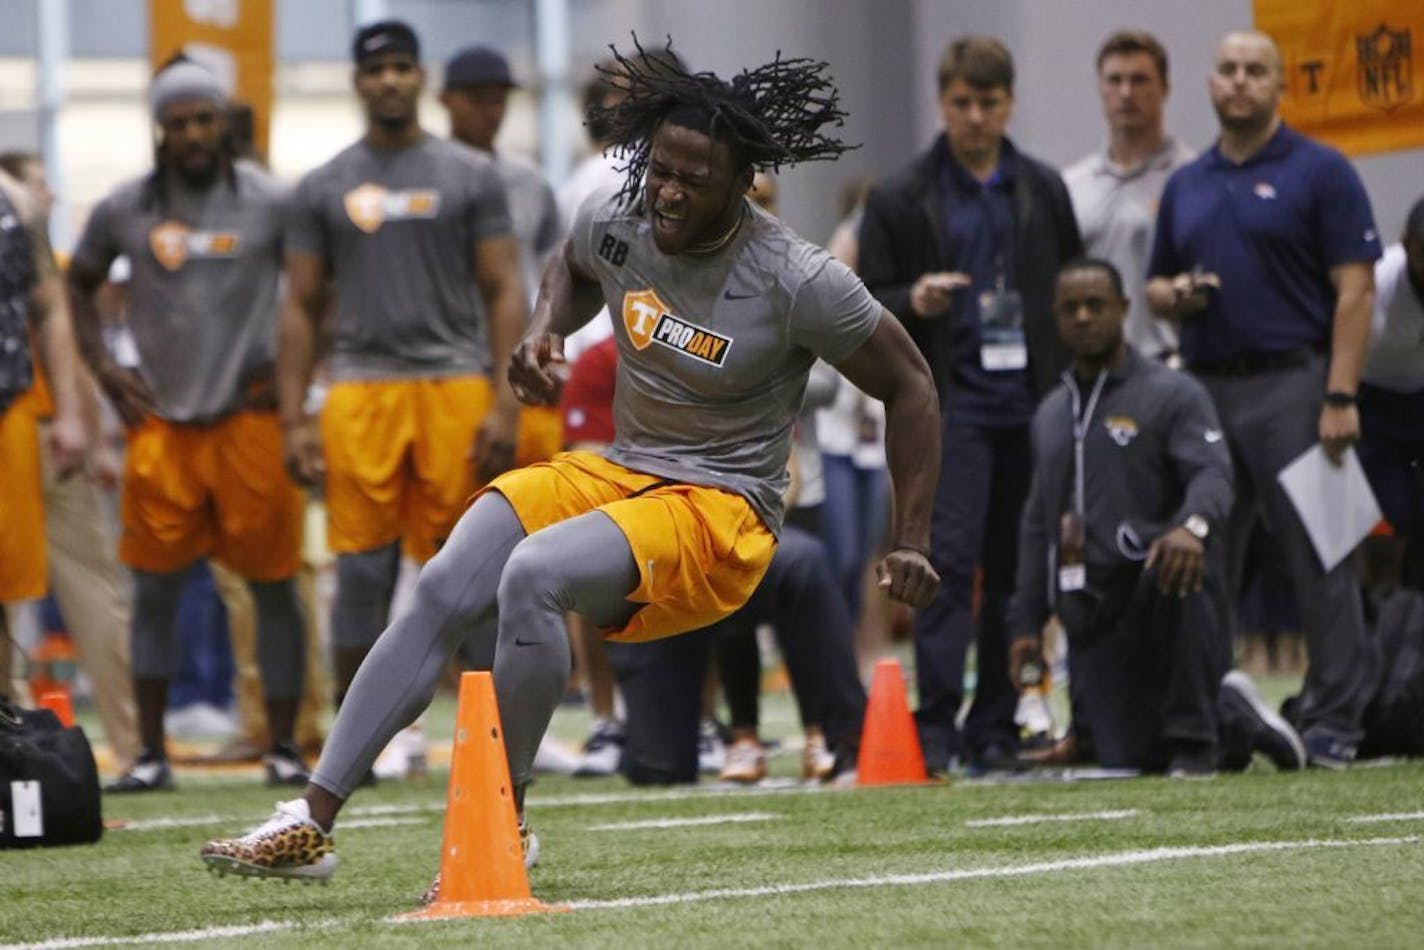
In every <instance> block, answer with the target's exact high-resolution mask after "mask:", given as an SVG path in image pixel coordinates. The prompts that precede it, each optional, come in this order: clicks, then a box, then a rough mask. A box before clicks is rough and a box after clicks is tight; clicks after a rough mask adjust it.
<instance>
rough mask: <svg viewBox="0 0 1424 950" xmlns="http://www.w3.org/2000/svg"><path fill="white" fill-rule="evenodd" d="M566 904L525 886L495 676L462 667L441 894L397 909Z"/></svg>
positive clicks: (484, 913) (425, 914)
mask: <svg viewBox="0 0 1424 950" xmlns="http://www.w3.org/2000/svg"><path fill="white" fill-rule="evenodd" d="M567 909H568V908H566V907H561V906H559V905H554V904H545V903H543V902H542V901H538V900H535V899H534V897H533V896H531V895H530V893H529V876H528V875H527V874H526V873H525V872H524V854H523V852H522V850H521V849H520V846H519V820H518V817H517V816H516V815H515V811H514V788H513V786H512V784H511V783H510V781H509V762H508V760H507V759H506V758H505V752H504V733H503V729H502V727H501V726H500V722H499V706H498V705H497V704H496V703H495V698H494V680H493V679H492V678H491V677H490V674H489V673H487V672H480V673H464V674H462V675H461V676H460V707H459V712H457V713H456V716H455V748H454V751H453V753H452V755H451V763H450V788H449V791H448V792H447V793H446V800H445V840H444V844H443V846H442V847H441V850H440V897H439V899H438V900H436V901H435V902H434V903H433V904H431V905H430V906H428V907H424V908H421V909H420V910H417V911H412V912H411V913H408V914H402V915H401V916H402V917H403V918H405V919H439V918H443V917H514V916H518V915H522V914H537V913H543V912H548V911H562V910H567Z"/></svg>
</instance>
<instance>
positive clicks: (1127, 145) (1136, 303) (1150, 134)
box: [1063, 30, 1195, 360]
mask: <svg viewBox="0 0 1424 950" xmlns="http://www.w3.org/2000/svg"><path fill="white" fill-rule="evenodd" d="M1097 63H1098V95H1099V96H1101V97H1102V101H1103V117H1104V118H1105V119H1107V123H1108V143H1107V147H1106V148H1105V149H1102V150H1100V151H1097V152H1094V153H1093V154H1091V155H1088V156H1087V157H1085V158H1083V159H1082V160H1081V161H1079V162H1077V163H1075V164H1074V165H1072V166H1071V167H1069V168H1068V170H1067V171H1065V172H1064V173H1063V182H1064V184H1066V185H1067V186H1068V196H1069V197H1070V198H1072V200H1073V213H1074V214H1075V215H1076V216H1077V218H1078V230H1079V231H1081V232H1082V234H1083V245H1084V248H1085V250H1086V252H1087V253H1088V255H1090V256H1092V257H1100V258H1103V259H1105V260H1109V261H1111V262H1112V263H1113V264H1114V266H1116V267H1117V269H1118V270H1119V271H1120V272H1121V273H1122V276H1123V280H1124V283H1125V285H1126V286H1125V287H1124V289H1125V290H1126V291H1127V298H1128V311H1127V324H1126V326H1125V327H1124V331H1125V333H1126V335H1127V341H1128V342H1129V343H1131V344H1132V346H1133V347H1134V348H1135V349H1136V350H1137V351H1138V352H1139V353H1141V354H1143V355H1144V356H1149V357H1152V358H1154V359H1159V360H1167V359H1169V358H1170V357H1172V356H1173V355H1174V354H1175V353H1176V350H1177V331H1176V329H1175V328H1174V327H1173V326H1172V324H1171V323H1170V322H1169V321H1167V320H1165V319H1163V318H1161V317H1158V316H1156V315H1154V314H1153V313H1152V311H1151V310H1150V309H1149V308H1148V306H1147V292H1146V283H1147V279H1146V275H1147V256H1148V255H1149V254H1150V253H1151V251H1152V228H1153V225H1154V224H1155V223H1156V221H1157V201H1158V199H1159V198H1161V196H1162V189H1163V187H1165V186H1166V184H1167V179H1168V178H1169V177H1171V175H1172V172H1174V171H1176V170H1177V169H1178V168H1180V167H1181V166H1182V165H1185V164H1186V163H1187V162H1189V161H1191V160H1192V158H1193V157H1194V154H1195V153H1194V152H1193V151H1192V150H1191V149H1189V148H1187V147H1186V146H1185V145H1183V144H1182V143H1180V142H1178V141H1177V140H1176V139H1174V138H1172V136H1170V135H1168V134H1167V132H1166V130H1165V129H1164V128H1163V123H1162V107H1163V105H1164V104H1165V103H1166V101H1167V92H1168V88H1169V87H1168V83H1167V51H1166V50H1165V49H1163V47H1162V44H1161V43H1160V42H1158V40H1157V38H1156V37H1155V36H1153V35H1152V34H1151V33H1146V32H1143V31H1141V30H1122V31H1119V32H1117V33H1113V34H1112V35H1111V36H1109V37H1108V38H1107V39H1106V40H1104V41H1103V45H1102V47H1101V48H1099V50H1098V60H1097Z"/></svg>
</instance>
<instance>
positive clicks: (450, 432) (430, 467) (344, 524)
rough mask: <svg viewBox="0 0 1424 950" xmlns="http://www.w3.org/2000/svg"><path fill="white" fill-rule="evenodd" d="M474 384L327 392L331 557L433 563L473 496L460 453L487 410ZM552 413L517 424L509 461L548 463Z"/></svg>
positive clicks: (442, 381) (556, 435)
mask: <svg viewBox="0 0 1424 950" xmlns="http://www.w3.org/2000/svg"><path fill="white" fill-rule="evenodd" d="M493 402H494V396H493V391H492V390H491V388H490V382H489V380H488V379H487V378H485V377H483V376H451V377H444V378H433V379H431V378H427V379H401V380H357V381H347V382H340V383H336V384H334V385H333V386H332V387H331V390H330V391H329V392H328V394H327V397H326V405H325V407H324V408H323V409H322V413H321V438H322V446H323V452H324V454H325V457H326V510H327V538H326V541H327V546H328V547H330V549H331V550H332V551H333V552H335V553H337V554H352V553H356V552H360V551H370V550H374V549H375V548H380V547H384V546H386V545H387V544H390V543H391V542H392V541H395V540H397V539H401V540H402V542H403V545H402V546H403V548H404V550H405V553H406V555H407V556H408V557H411V558H413V559H414V560H416V561H418V562H420V563H424V562H426V561H428V560H430V559H431V558H432V557H434V556H435V552H436V551H437V550H439V548H440V545H441V544H443V543H444V542H445V538H446V537H448V536H449V534H450V532H451V530H453V529H454V527H455V522H456V521H458V520H459V518H460V515H461V514H462V513H464V510H465V503H466V501H467V500H468V499H469V497H470V495H471V494H472V493H474V492H475V491H476V490H477V489H478V488H479V487H480V485H479V483H478V482H477V481H476V480H475V477H474V472H473V470H472V468H471V466H470V449H471V447H472V446H473V445H474V444H475V435H476V433H477V432H479V428H480V423H482V422H483V421H484V418H485V415H486V413H488V412H489V410H490V407H491V406H492V405H493ZM562 437H563V429H562V425H561V424H560V422H559V417H558V413H557V412H556V411H553V410H548V411H546V412H544V413H540V412H538V411H530V410H525V411H523V412H521V413H520V416H519V435H518V444H517V445H516V447H515V461H516V464H519V465H527V464H530V463H532V462H539V461H543V460H545V459H548V458H550V457H551V456H552V455H553V454H554V453H555V452H557V451H558V450H559V442H560V440H561V439H562Z"/></svg>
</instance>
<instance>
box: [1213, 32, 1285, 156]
mask: <svg viewBox="0 0 1424 950" xmlns="http://www.w3.org/2000/svg"><path fill="white" fill-rule="evenodd" d="M1284 88H1285V75H1284V72H1283V70H1282V67H1281V51H1280V49H1279V48H1277V46H1276V43H1275V41H1274V40H1272V39H1271V38H1270V37H1269V36H1267V35H1266V34H1264V33H1259V32H1257V31H1255V30H1234V31H1232V32H1230V33H1227V34H1226V35H1225V36H1223V37H1222V38H1221V42H1219V43H1218V44H1217V46H1216V61H1215V63H1214V65H1213V67H1212V72H1211V78H1210V79H1209V80H1208V81H1207V89H1208V91H1209V92H1210V93H1211V104H1212V106H1213V108H1215V109H1216V117H1217V119H1218V120H1220V122H1221V128H1222V131H1224V132H1234V133H1238V134H1242V133H1244V134H1250V133H1252V132H1255V131H1261V130H1264V129H1267V128H1269V127H1270V126H1271V125H1272V123H1274V122H1275V121H1276V119H1277V117H1278V114H1279V112H1278V110H1279V108H1280V104H1281V93H1282V92H1283V91H1284Z"/></svg>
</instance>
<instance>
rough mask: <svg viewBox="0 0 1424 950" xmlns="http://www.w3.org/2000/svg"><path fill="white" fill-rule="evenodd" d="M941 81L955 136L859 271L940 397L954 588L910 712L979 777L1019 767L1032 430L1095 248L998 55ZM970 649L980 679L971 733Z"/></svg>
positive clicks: (867, 227) (943, 754)
mask: <svg viewBox="0 0 1424 950" xmlns="http://www.w3.org/2000/svg"><path fill="white" fill-rule="evenodd" d="M938 80H939V106H940V118H941V119H942V121H943V125H944V134H943V135H941V136H939V137H938V138H937V139H936V140H935V142H934V144H933V145H932V146H931V147H930V149H929V151H928V152H926V153H923V154H921V155H920V156H918V157H916V158H915V159H914V161H913V162H912V163H911V164H910V165H909V166H908V167H907V168H905V169H903V170H901V171H900V172H898V173H897V174H895V175H894V176H892V177H890V178H888V179H886V180H885V181H884V182H882V183H880V184H878V185H877V186H876V187H875V188H873V189H872V190H871V192H870V196H869V198H868V199H867V200H866V206H865V217H864V219H863V222H862V224H861V230H860V260H859V270H860V275H861V279H862V280H864V281H865V285H866V287H868V288H870V292H871V293H873V294H875V296H876V297H877V298H879V300H880V302H881V303H883V304H884V305H885V307H886V309H888V310H889V311H890V312H891V313H893V314H895V316H896V317H898V318H899V319H900V320H901V321H902V322H903V323H904V324H905V326H906V328H907V329H908V330H909V331H910V336H911V337H913V338H914V340H915V343H916V345H918V346H919V348H920V351H921V352H922V353H923V354H924V356H925V359H926V361H927V362H928V363H929V364H930V369H931V371H932V372H933V373H934V378H935V383H936V385H937V386H938V388H939V398H940V415H941V417H942V436H941V438H942V443H941V444H942V457H941V461H940V473H941V474H940V481H939V488H938V491H937V493H936V495H935V508H934V518H933V521H932V524H931V528H930V544H931V547H932V549H933V550H932V552H931V560H932V562H933V564H934V566H935V570H937V571H939V573H940V576H941V578H942V579H943V582H942V583H941V585H940V588H939V592H938V593H937V594H936V595H935V599H934V601H933V603H931V605H930V606H929V607H927V608H926V609H924V610H922V611H920V612H919V613H918V615H917V616H916V618H915V677H916V680H917V684H918V687H919V700H920V705H919V710H918V711H917V713H916V718H917V721H918V725H919V730H920V738H921V741H922V742H923V744H924V747H925V761H926V763H927V764H928V765H929V766H930V767H931V768H932V769H936V770H938V769H943V768H946V767H947V766H948V765H949V764H950V762H951V761H952V760H953V759H955V758H960V759H962V760H963V761H964V762H966V763H967V764H968V765H969V767H970V768H971V770H974V771H979V770H982V769H986V768H993V767H999V766H1005V765H1011V764H1012V763H1013V761H1014V758H1015V753H1016V751H1017V744H1018V727H1017V726H1016V725H1015V724H1014V709H1015V707H1016V706H1017V704H1018V690H1017V689H1016V688H1015V686H1014V684H1013V683H1011V682H1010V681H1009V671H1008V641H1007V639H1006V637H1005V632H1004V630H1005V627H1004V610H1005V607H1006V606H1007V603H1008V599H1009V595H1010V594H1011V593H1012V592H1013V586H1014V567H1015V561H1016V557H1017V555H1016V550H1017V544H1018V521H1019V515H1020V513H1021V512H1022V511H1023V503H1024V498H1025V497H1027V495H1028V483H1029V472H1030V469H1031V467H1032V461H1031V459H1030V455H1029V439H1028V433H1029V422H1030V420H1031V419H1032V418H1033V411H1034V407H1035V406H1036V405H1037V404H1038V400H1039V397H1040V396H1042V395H1043V394H1044V393H1046V392H1048V391H1049V390H1050V389H1052V388H1053V387H1054V386H1056V385H1057V383H1058V376H1059V374H1060V373H1061V372H1062V371H1063V368H1064V367H1065V366H1066V365H1067V352H1066V350H1065V349H1064V348H1063V345H1062V343H1061V342H1060V341H1059V339H1058V331H1057V327H1056V325H1055V322H1054V317H1053V286H1054V280H1055V278H1056V275H1057V272H1058V267H1059V265H1060V264H1062V263H1063V262H1064V261H1066V260H1070V259H1072V258H1074V257H1077V256H1078V255H1080V254H1082V252H1083V243H1082V239H1081V238H1080V237H1079V234H1078V224H1077V220H1076V219H1075V218H1074V216H1073V206H1072V203H1071V202H1070V200H1069V198H1068V190H1067V188H1065V187H1064V184H1063V179H1062V178H1060V177H1059V176H1058V173H1057V172H1056V171H1054V170H1053V169H1051V168H1049V167H1047V166H1046V165H1044V164H1042V163H1041V162H1038V161H1035V160H1034V159H1032V158H1030V157H1029V156H1028V155H1025V154H1024V153H1022V152H1020V151H1018V150H1017V149H1016V148H1015V147H1014V145H1013V143H1012V142H1011V141H1010V140H1009V139H1008V138H1007V137H1006V136H1005V134H1004V132H1005V130H1006V129H1007V127H1008V124H1009V119H1010V117H1011V116H1012V115H1013V107H1014V63H1013V58H1012V57H1011V56H1010V55H1009V51H1008V50H1007V49H1005V48H1004V45H1003V44H1002V43H1000V42H999V41H998V40H996V39H992V38H990V37H982V36H970V37H963V38H961V39H957V40H955V41H954V42H952V43H950V44H949V46H948V48H947V49H946V50H945V52H944V55H943V57H942V58H941V59H940V64H939V76H938ZM976 569H979V570H982V572H983V574H982V577H983V583H982V586H981V587H980V597H979V610H978V616H977V618H976V616H975V609H974V600H975V597H974V591H975V571H976ZM971 642H975V643H976V644H977V654H976V656H977V680H976V685H975V688H974V704H973V706H972V707H971V708H970V710H969V714H968V716H967V717H966V719H965V721H964V729H963V733H962V734H961V733H960V731H959V729H958V728H957V726H956V716H957V715H958V713H959V707H960V705H961V704H962V702H963V699H964V663H965V655H966V653H967V652H968V649H969V644H970V643H971Z"/></svg>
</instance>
